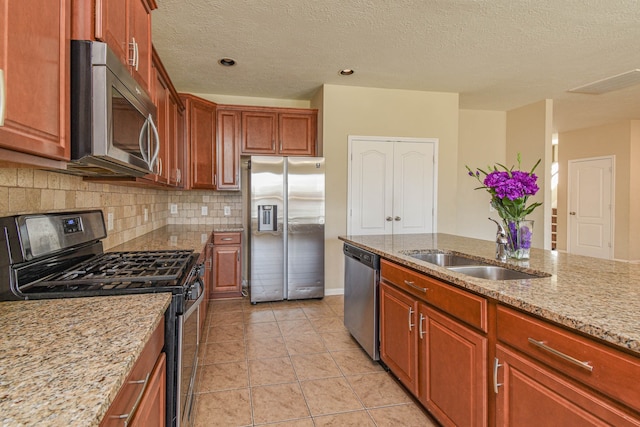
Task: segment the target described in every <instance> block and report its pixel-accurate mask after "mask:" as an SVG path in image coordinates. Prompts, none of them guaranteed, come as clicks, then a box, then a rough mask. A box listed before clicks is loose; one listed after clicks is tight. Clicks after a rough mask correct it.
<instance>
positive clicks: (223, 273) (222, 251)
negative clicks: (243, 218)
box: [209, 232, 242, 298]
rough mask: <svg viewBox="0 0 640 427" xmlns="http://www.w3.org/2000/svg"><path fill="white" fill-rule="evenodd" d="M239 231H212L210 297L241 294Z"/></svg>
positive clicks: (230, 296)
mask: <svg viewBox="0 0 640 427" xmlns="http://www.w3.org/2000/svg"><path fill="white" fill-rule="evenodd" d="M241 239H242V237H241V233H240V232H225V233H213V249H212V258H213V263H212V264H213V273H212V280H211V289H210V291H209V297H210V298H232V297H239V296H241V295H242V241H241Z"/></svg>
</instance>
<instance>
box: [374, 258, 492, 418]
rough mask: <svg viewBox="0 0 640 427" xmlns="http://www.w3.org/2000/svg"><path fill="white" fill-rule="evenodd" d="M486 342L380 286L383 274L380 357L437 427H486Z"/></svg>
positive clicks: (420, 303)
mask: <svg viewBox="0 0 640 427" xmlns="http://www.w3.org/2000/svg"><path fill="white" fill-rule="evenodd" d="M411 283H414V282H413V281H411ZM427 292H428V291H427ZM487 342H488V341H487V338H486V337H485V336H484V335H482V334H480V333H478V332H476V331H474V330H473V329H472V328H470V327H468V326H466V325H464V324H463V323H462V322H459V321H457V320H454V319H453V318H450V317H449V316H446V315H444V314H442V313H440V312H439V311H437V310H435V309H433V308H431V307H430V306H429V305H428V304H426V303H425V302H424V301H421V300H420V299H418V298H417V297H415V296H413V295H410V294H408V293H406V292H404V291H402V290H399V289H397V288H396V287H395V286H393V285H391V284H388V283H385V282H384V269H383V282H382V283H381V284H380V357H381V359H382V361H383V362H384V363H385V364H386V365H387V366H388V367H389V369H390V370H391V372H393V374H394V375H396V377H398V379H399V380H400V382H402V384H404V385H405V387H406V388H407V389H409V391H411V392H412V393H413V394H414V395H415V396H416V397H417V398H418V399H419V400H420V402H421V403H422V404H423V405H424V406H425V407H426V408H427V409H428V410H429V411H430V412H431V414H432V415H433V416H434V417H435V418H436V419H438V421H439V422H440V423H441V424H442V425H443V426H486V425H487V422H488V414H487V381H486V372H487V364H486V360H487V345H488V344H487Z"/></svg>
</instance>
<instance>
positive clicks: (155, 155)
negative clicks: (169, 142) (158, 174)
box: [147, 114, 160, 170]
mask: <svg viewBox="0 0 640 427" xmlns="http://www.w3.org/2000/svg"><path fill="white" fill-rule="evenodd" d="M147 120H148V122H149V124H150V125H151V130H152V131H153V137H154V139H155V141H156V143H155V148H154V150H153V156H151V163H150V164H149V166H150V167H151V170H153V165H154V164H155V163H156V161H157V160H158V154H160V135H158V128H157V127H156V124H155V123H154V122H153V116H152V115H151V114H149V118H148V119H147Z"/></svg>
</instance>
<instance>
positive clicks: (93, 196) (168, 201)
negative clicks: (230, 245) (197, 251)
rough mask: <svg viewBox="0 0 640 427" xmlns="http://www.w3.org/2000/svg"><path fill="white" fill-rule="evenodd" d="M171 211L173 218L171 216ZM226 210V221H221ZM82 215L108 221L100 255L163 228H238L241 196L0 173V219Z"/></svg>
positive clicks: (32, 173)
mask: <svg viewBox="0 0 640 427" xmlns="http://www.w3.org/2000/svg"><path fill="white" fill-rule="evenodd" d="M171 205H175V208H176V211H177V213H176V214H171V213H170V212H171ZM225 206H228V207H229V208H228V209H229V212H230V215H229V216H224V207H225ZM203 207H206V209H205V210H206V215H202V214H203ZM82 209H101V210H102V211H103V213H104V216H105V221H107V218H108V215H109V214H112V215H113V229H112V230H108V231H107V238H106V239H105V240H104V241H103V243H104V246H105V249H109V248H111V247H114V246H117V245H119V244H121V243H124V242H126V241H127V240H131V239H133V238H135V237H138V236H141V235H143V234H146V233H148V232H150V231H152V230H155V229H156V228H160V227H163V226H165V225H167V224H235V223H241V222H242V196H241V193H240V192H215V191H203V190H198V191H175V190H163V189H149V188H143V187H131V186H121V185H112V184H101V183H94V182H88V181H83V179H82V178H81V177H77V176H73V175H67V174H62V173H58V172H49V171H43V170H38V169H29V168H0V216H8V215H16V214H24V213H40V212H59V211H68V210H82ZM145 210H146V217H145Z"/></svg>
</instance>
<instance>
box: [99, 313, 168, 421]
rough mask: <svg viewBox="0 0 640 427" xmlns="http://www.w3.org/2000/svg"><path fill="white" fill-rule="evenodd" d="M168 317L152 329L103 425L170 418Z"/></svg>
mask: <svg viewBox="0 0 640 427" xmlns="http://www.w3.org/2000/svg"><path fill="white" fill-rule="evenodd" d="M163 346H164V319H163V320H161V321H160V323H159V324H158V327H156V329H155V331H154V332H153V333H152V335H151V338H149V341H148V342H147V344H146V345H145V347H144V349H143V350H142V352H141V353H140V357H138V360H137V361H136V363H135V364H134V365H133V368H132V369H131V372H130V373H129V375H128V376H127V378H126V379H125V382H124V385H123V386H122V387H121V388H120V391H119V392H118V394H117V395H116V397H115V399H114V400H113V402H112V403H111V406H110V407H109V409H108V410H107V413H106V414H105V416H104V418H103V419H102V422H101V423H100V426H104V427H111V426H114V427H116V426H118V427H121V426H123V425H128V426H140V427H143V426H160V427H163V426H164V425H165V421H166V406H167V405H166V371H167V369H166V357H165V354H164V353H163V352H162V348H163Z"/></svg>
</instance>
